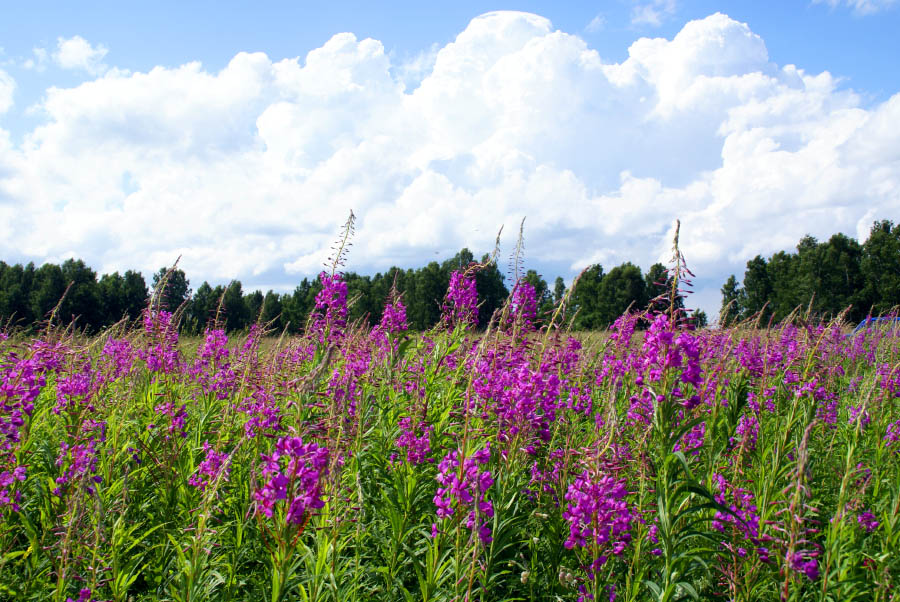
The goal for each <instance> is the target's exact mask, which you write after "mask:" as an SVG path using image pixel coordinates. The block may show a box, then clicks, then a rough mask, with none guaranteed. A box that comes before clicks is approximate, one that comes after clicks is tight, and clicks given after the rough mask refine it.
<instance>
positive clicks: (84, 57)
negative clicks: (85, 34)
mask: <svg viewBox="0 0 900 602" xmlns="http://www.w3.org/2000/svg"><path fill="white" fill-rule="evenodd" d="M107 52H109V51H108V50H107V48H106V47H105V46H103V45H102V44H99V45H97V46H91V43H90V42H88V41H87V40H85V39H84V38H82V37H81V36H72V37H71V38H68V39H67V38H58V39H57V41H56V51H55V52H54V53H53V61H54V62H55V63H56V64H57V65H59V66H60V67H62V68H63V69H81V70H84V71H87V72H88V73H90V74H91V75H98V74H100V73H103V72H104V71H106V65H104V64H103V57H105V56H106V53H107ZM35 55H36V57H37V59H38V64H39V63H40V58H41V56H40V52H39V51H38V50H35Z"/></svg>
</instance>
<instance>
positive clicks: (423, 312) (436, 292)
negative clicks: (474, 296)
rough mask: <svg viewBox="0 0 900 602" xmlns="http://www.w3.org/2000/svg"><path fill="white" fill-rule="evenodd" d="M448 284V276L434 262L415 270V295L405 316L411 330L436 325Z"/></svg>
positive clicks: (425, 328)
mask: <svg viewBox="0 0 900 602" xmlns="http://www.w3.org/2000/svg"><path fill="white" fill-rule="evenodd" d="M448 284H449V275H448V274H446V273H445V272H444V271H443V270H442V269H441V266H440V265H439V264H438V263H437V262H436V261H432V262H431V263H429V264H428V265H426V266H425V267H424V268H420V269H418V270H416V272H415V295H414V296H413V297H412V298H411V299H410V303H409V305H408V306H407V316H408V318H409V321H410V325H411V326H412V327H413V328H415V329H417V330H428V329H429V328H431V327H432V326H434V325H435V324H437V323H438V320H440V318H441V304H442V303H443V300H444V295H446V293H447V285H448ZM476 286H477V284H476Z"/></svg>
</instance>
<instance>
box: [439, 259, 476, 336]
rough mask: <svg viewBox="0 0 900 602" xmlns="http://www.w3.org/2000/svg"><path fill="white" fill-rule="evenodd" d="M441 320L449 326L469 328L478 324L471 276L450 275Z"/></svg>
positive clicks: (474, 291) (460, 273) (456, 273)
mask: <svg viewBox="0 0 900 602" xmlns="http://www.w3.org/2000/svg"><path fill="white" fill-rule="evenodd" d="M442 319H443V320H444V321H445V322H446V323H448V324H450V325H451V326H453V325H456V324H461V325H463V326H471V325H474V324H476V323H477V322H478V292H477V291H476V290H475V278H474V277H473V276H472V275H471V274H467V273H466V272H459V271H455V272H453V273H452V274H450V284H449V285H448V287H447V296H446V298H445V299H444V305H443V318H442Z"/></svg>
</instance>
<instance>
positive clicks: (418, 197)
mask: <svg viewBox="0 0 900 602" xmlns="http://www.w3.org/2000/svg"><path fill="white" fill-rule="evenodd" d="M101 58H102V57H101ZM416 69H417V70H418V72H417V73H416V74H415V78H414V79H415V80H416V81H415V85H410V83H409V81H406V77H407V75H408V74H406V75H405V73H404V71H403V68H402V63H395V62H393V61H392V59H391V57H389V56H388V55H387V54H386V53H385V50H384V48H383V46H382V44H381V43H380V42H378V41H376V40H372V39H362V40H360V39H358V38H357V37H356V36H354V35H353V34H350V33H341V34H337V35H335V36H334V37H332V38H331V39H330V40H329V41H328V42H327V43H326V44H324V45H323V46H322V47H320V48H317V49H315V50H313V51H311V52H309V53H308V54H307V55H306V56H305V57H302V58H296V59H281V60H275V59H272V58H270V57H268V56H266V55H264V54H260V53H256V54H247V53H240V54H238V55H237V56H235V57H234V58H233V59H232V60H231V61H230V63H229V64H228V65H227V66H226V67H225V68H224V69H222V70H220V71H218V72H210V71H209V70H206V69H204V68H203V66H202V65H200V64H199V63H189V64H186V65H182V66H180V67H176V68H164V67H156V68H154V69H152V70H150V71H149V72H146V73H127V72H123V71H117V70H115V69H111V70H109V71H107V72H106V73H105V74H104V76H103V77H99V78H97V79H94V80H92V81H87V82H85V83H82V84H81V85H78V86H76V87H72V88H50V89H48V90H47V92H46V95H45V98H44V100H43V101H42V102H41V105H40V110H41V112H42V114H43V115H44V117H45V119H44V122H43V123H42V124H41V125H39V126H38V127H36V128H34V129H33V130H32V131H30V132H29V133H28V134H27V135H26V136H25V138H24V141H23V142H22V143H21V144H18V145H14V144H12V143H11V142H10V141H9V138H8V136H4V135H2V134H3V132H2V131H0V224H2V226H0V256H2V257H3V258H4V259H5V260H6V261H7V262H8V261H10V260H13V261H16V260H24V261H27V260H35V261H41V260H45V259H46V260H53V261H58V260H59V259H61V258H64V257H66V256H67V255H68V254H72V253H74V254H77V255H78V256H79V257H82V258H84V259H85V260H86V261H87V262H88V263H89V264H91V265H93V266H95V267H97V268H98V269H99V270H100V271H111V270H123V269H128V268H138V269H141V270H143V271H145V273H149V272H151V271H155V270H156V269H158V268H159V267H160V266H161V265H164V264H170V263H171V262H172V261H173V260H174V259H175V258H176V257H177V256H179V255H181V256H182V260H181V264H180V265H181V266H182V267H183V268H184V269H185V270H186V271H187V273H188V275H189V276H190V277H191V278H192V280H193V281H195V285H196V284H197V283H199V282H201V281H202V280H204V279H209V280H213V281H222V280H226V279H229V278H234V277H237V278H240V279H242V280H243V282H244V284H245V288H246V287H256V286H263V287H269V286H272V287H276V288H282V289H284V288H289V287H291V286H292V285H293V284H294V283H295V282H296V280H297V278H298V276H299V275H301V274H303V275H307V274H313V273H315V272H316V271H317V270H318V269H319V268H320V266H321V264H322V262H323V261H324V260H325V258H326V257H327V256H328V247H329V246H330V244H331V242H332V240H333V238H334V236H335V234H336V232H337V228H338V226H339V225H340V224H341V222H343V220H344V219H345V218H346V216H347V215H348V213H349V211H350V210H351V209H353V210H354V212H355V213H356V215H357V216H358V223H357V234H356V238H355V240H354V242H355V246H354V247H353V252H352V254H351V256H350V262H349V265H348V268H349V269H353V270H356V271H362V272H372V271H375V270H383V269H385V268H387V267H389V266H390V265H393V264H399V265H403V266H418V265H422V264H424V263H425V262H426V261H429V260H430V259H442V258H445V257H448V256H449V255H451V254H452V253H454V252H455V251H457V250H458V249H459V248H461V247H462V246H468V247H469V248H471V249H472V250H473V251H476V252H484V251H487V250H490V249H492V248H493V242H494V236H495V234H496V232H497V229H498V228H499V226H500V225H503V224H505V225H506V232H507V233H509V236H508V238H507V239H506V242H507V243H508V244H510V245H511V241H512V240H513V239H514V236H515V234H514V232H513V231H514V230H515V226H516V225H517V224H518V223H519V221H520V220H521V219H522V217H523V216H528V220H527V222H526V229H525V234H526V241H527V249H528V256H527V257H526V262H527V261H534V262H538V263H539V266H538V267H542V269H543V271H544V273H545V275H546V276H547V277H548V278H552V277H554V276H555V275H556V274H557V273H563V274H565V275H567V276H572V275H573V274H574V273H575V272H576V271H578V270H579V269H580V268H583V267H585V266H586V265H588V264H589V263H592V262H596V261H600V262H602V263H603V264H604V266H606V268H607V269H609V268H610V267H612V266H613V265H616V264H618V263H621V262H623V261H633V262H635V263H638V264H639V265H641V266H642V267H644V268H645V269H646V268H647V267H649V265H650V264H651V263H653V262H655V261H658V260H663V261H665V260H666V259H667V258H668V255H669V244H670V240H671V235H672V227H673V223H674V221H675V219H676V218H680V219H681V223H682V235H681V240H682V245H683V249H684V252H685V255H686V256H687V259H688V262H689V265H690V266H691V267H692V268H693V269H694V271H695V272H696V273H697V274H698V276H699V277H700V279H701V281H700V282H699V286H700V289H701V290H700V294H699V295H698V297H699V299H700V304H701V305H702V306H704V307H706V308H707V309H708V310H710V311H716V310H717V308H718V287H719V286H720V285H721V282H722V281H724V279H725V278H726V277H727V275H728V274H729V273H732V272H735V273H737V274H738V275H740V274H742V273H743V267H744V264H745V262H746V261H747V260H748V259H749V258H751V257H753V256H754V255H756V254H757V253H762V254H769V253H772V252H774V251H776V250H780V249H783V248H790V247H792V246H793V245H795V244H796V243H797V241H798V240H799V238H800V237H801V236H803V235H804V234H807V233H810V234H812V235H814V236H818V237H826V236H828V235H830V234H832V233H834V232H837V231H842V232H845V233H847V234H850V235H859V236H864V235H865V234H866V232H867V229H868V224H870V223H871V221H872V220H873V219H876V218H881V217H886V218H891V217H892V216H893V217H895V216H897V215H898V212H900V132H898V130H897V129H896V128H895V127H893V125H892V124H895V123H900V94H897V95H894V96H893V97H891V98H890V99H889V100H887V101H886V102H883V103H881V104H878V105H875V106H871V107H866V106H864V105H863V103H862V101H861V99H860V97H859V96H858V95H856V94H855V93H853V92H852V91H848V90H844V89H842V88H840V87H839V85H838V83H839V82H838V80H837V78H836V77H834V76H832V75H831V74H830V73H828V72H823V73H807V72H805V71H804V70H802V69H800V68H798V67H795V66H793V65H777V64H774V63H773V62H772V61H771V60H770V59H769V56H768V52H767V50H766V46H765V43H764V41H763V40H762V39H761V38H760V37H759V36H758V35H756V34H754V33H753V31H752V30H751V29H750V27H749V26H748V25H746V24H744V23H739V22H737V21H734V20H733V19H731V18H729V17H727V16H725V15H722V14H715V15H711V16H709V17H707V18H705V19H701V20H697V21H691V22H689V23H687V24H685V26H684V27H683V28H682V30H681V31H680V32H679V33H678V34H677V35H675V36H674V37H673V38H672V39H666V38H642V39H639V40H637V41H635V42H634V43H633V44H632V45H631V47H630V48H629V50H628V57H627V58H626V59H625V60H623V61H622V62H621V63H605V62H603V61H602V60H601V59H600V57H599V55H598V54H597V52H596V51H594V50H593V49H591V48H590V47H589V46H588V45H587V44H586V42H585V41H584V40H583V39H581V38H580V37H579V36H577V35H573V34H569V33H566V32H562V31H559V30H556V29H554V27H553V26H552V24H551V23H550V22H549V21H548V20H547V19H545V18H543V17H540V16H537V15H533V14H528V13H518V12H496V13H488V14H485V15H482V16H480V17H478V18H476V19H474V20H472V22H471V23H469V25H468V27H466V28H465V30H463V31H462V32H460V33H459V35H458V36H457V37H456V39H455V40H454V41H453V42H451V43H449V44H447V45H445V46H443V47H440V48H438V49H436V51H435V52H433V53H429V56H428V58H427V60H424V59H423V61H422V63H421V64H420V65H419V66H417V67H416Z"/></svg>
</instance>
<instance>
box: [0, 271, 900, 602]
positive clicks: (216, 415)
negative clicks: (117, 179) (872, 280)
mask: <svg viewBox="0 0 900 602" xmlns="http://www.w3.org/2000/svg"><path fill="white" fill-rule="evenodd" d="M473 267H475V268H477V266H473ZM320 279H321V282H322V285H323V288H322V291H321V292H320V293H319V295H318V296H317V298H316V309H315V311H314V312H313V314H312V318H311V320H310V323H309V324H308V327H307V329H306V330H305V334H303V335H302V336H299V337H278V333H274V337H273V336H269V337H266V336H264V335H267V334H271V333H266V332H265V328H264V326H261V325H255V326H254V327H252V328H251V329H250V332H249V333H248V334H247V335H246V336H241V337H237V338H234V339H233V340H229V338H228V337H227V336H226V334H225V332H224V331H223V330H220V329H217V328H216V326H215V325H212V326H211V327H210V328H209V329H208V330H207V331H206V333H205V336H204V337H202V338H200V339H197V340H196V345H195V344H193V342H189V343H186V342H184V341H179V335H178V329H177V322H178V315H177V313H176V315H174V316H173V315H172V314H170V313H168V312H167V311H165V310H164V309H161V308H160V307H159V306H154V305H153V304H151V305H150V307H149V308H148V309H147V310H146V311H145V313H144V317H143V320H142V322H141V323H140V324H137V325H134V326H130V327H129V326H127V325H119V326H117V327H114V328H112V329H109V330H107V331H105V332H104V333H102V334H101V335H99V336H95V337H93V338H89V339H86V338H79V337H77V336H75V335H73V334H72V333H70V332H64V331H59V330H54V329H52V328H48V329H46V330H45V331H43V333H42V334H41V335H40V336H37V337H35V338H24V337H21V336H14V335H13V336H8V335H6V334H3V335H0V403H2V408H3V409H2V414H0V431H2V435H0V437H2V438H0V517H2V520H0V599H3V600H16V601H19V600H53V601H55V602H65V601H67V600H73V601H75V600H77V601H78V602H88V601H89V600H114V601H116V602H126V601H135V602H137V601H141V600H174V601H181V602H187V601H197V602H199V601H205V600H216V601H218V600H222V601H225V600H234V601H243V600H270V601H272V602H278V601H284V600H302V601H307V600H310V601H311V600H315V601H322V600H334V601H341V602H344V601H351V600H367V601H375V600H384V601H395V600H425V601H432V600H434V601H438V600H441V601H462V600H480V601H488V600H490V601H495V600H496V601H501V600H573V601H574V600H579V601H582V600H598V601H599V600H603V601H606V600H627V601H632V600H658V601H670V600H680V599H698V600H759V601H771V600H779V599H780V600H792V601H800V600H804V601H806V600H809V601H813V600H815V601H826V600H834V601H851V600H873V601H884V602H887V601H889V600H896V599H898V598H900V595H898V588H900V552H898V551H900V454H898V452H900V368H898V361H900V360H898V358H900V333H898V332H897V331H896V330H893V331H892V330H885V329H870V330H864V331H861V332H859V333H856V334H853V335H849V336H848V335H847V334H846V328H845V327H844V325H843V324H842V323H841V322H840V320H835V321H833V322H830V323H808V322H803V321H793V322H791V323H785V324H782V325H780V326H775V327H772V328H767V329H755V328H749V327H734V328H730V329H704V330H691V329H690V327H689V326H687V325H686V324H685V323H684V321H683V320H680V319H679V314H678V312H677V311H674V310H670V311H668V312H657V313H652V312H651V313H647V312H645V313H640V314H638V313H635V314H626V315H624V316H622V317H621V318H620V319H619V320H617V321H616V323H615V324H614V325H613V327H612V328H611V329H610V331H609V332H608V333H607V334H606V335H605V336H601V337H597V338H595V339H592V340H591V344H590V345H585V346H583V345H582V342H581V341H580V340H579V339H578V338H574V337H572V336H569V334H568V333H567V332H566V330H565V328H560V327H558V326H556V325H554V324H553V323H552V321H551V323H550V324H549V325H545V326H543V327H542V328H541V329H536V328H535V302H534V299H533V289H531V287H530V286H529V285H528V284H527V283H524V282H520V283H519V284H517V285H516V286H515V287H514V288H513V292H512V294H511V297H510V299H509V300H508V302H507V304H506V305H505V306H504V308H503V310H502V311H501V312H498V313H497V315H495V317H494V319H493V320H492V322H491V324H490V326H489V327H488V329H487V330H486V331H482V332H476V331H475V330H474V328H473V324H474V323H475V319H476V316H477V312H478V308H477V306H476V296H475V288H474V280H473V277H472V272H471V270H469V271H462V272H455V273H454V274H453V276H452V277H451V282H450V288H449V290H448V293H447V297H446V299H445V300H444V305H443V317H442V319H441V322H440V324H439V325H438V326H437V327H436V328H435V329H433V330H431V331H429V332H425V333H411V332H409V331H408V329H407V322H406V317H405V308H404V306H403V301H402V298H399V297H398V296H396V295H391V296H390V297H389V298H388V299H387V300H386V307H385V311H384V314H383V317H382V320H381V322H380V324H378V325H377V326H375V327H374V328H368V327H364V326H362V325H360V324H351V323H348V321H347V288H346V284H345V283H344V282H343V281H342V279H341V276H340V273H339V272H336V271H332V272H331V273H324V272H323V273H322V275H321V276H320Z"/></svg>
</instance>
